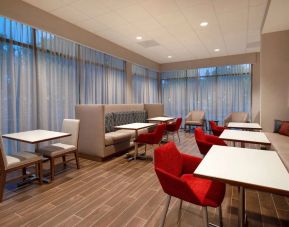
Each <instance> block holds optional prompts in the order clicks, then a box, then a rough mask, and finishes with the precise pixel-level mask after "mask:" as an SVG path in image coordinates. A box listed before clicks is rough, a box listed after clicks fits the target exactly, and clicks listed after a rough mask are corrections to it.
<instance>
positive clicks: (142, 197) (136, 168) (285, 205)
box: [0, 133, 289, 227]
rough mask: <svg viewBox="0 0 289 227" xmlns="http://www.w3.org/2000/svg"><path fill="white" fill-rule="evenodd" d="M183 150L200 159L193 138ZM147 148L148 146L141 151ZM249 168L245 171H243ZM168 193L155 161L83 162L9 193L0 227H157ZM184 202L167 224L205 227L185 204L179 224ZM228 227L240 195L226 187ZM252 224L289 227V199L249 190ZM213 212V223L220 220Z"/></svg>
mask: <svg viewBox="0 0 289 227" xmlns="http://www.w3.org/2000/svg"><path fill="white" fill-rule="evenodd" d="M177 145H178V146H179V148H180V149H181V150H182V151H183V152H185V153H189V154H193V155H197V156H201V155H200V154H199V151H198V148H197V146H196V143H195V140H194V137H193V134H191V133H181V144H179V143H178V142H177ZM141 149H143V148H141ZM244 168H245V167H244ZM164 198H165V194H164V193H163V191H162V189H161V187H160V184H159V182H158V179H157V177H156V175H155V173H154V169H153V164H152V162H151V161H141V160H137V161H132V162H127V160H125V159H124V156H120V157H117V158H114V159H113V160H110V161H107V162H104V163H99V162H94V161H90V160H85V159H81V169H80V170H76V169H75V165H74V164H73V163H71V164H69V166H68V169H66V170H65V171H64V172H62V173H60V174H59V175H57V176H56V179H55V181H54V182H52V183H50V184H45V185H41V186H39V185H38V184H37V183H35V184H32V185H29V186H27V187H25V188H22V189H17V190H11V189H10V190H9V189H7V190H6V191H5V199H4V201H3V202H2V203H1V204H0V226H117V227H119V226H132V227H135V226H158V224H159V220H160V215H161V212H162V209H163V206H164ZM178 205H179V200H177V199H172V201H171V206H170V210H169V212H168V214H167V219H166V226H203V224H202V211H201V207H199V206H195V205H192V204H189V203H184V204H183V209H182V216H181V221H180V223H179V225H178V224H177V214H178ZM222 209H223V221H224V226H237V221H238V220H237V212H238V191H237V188H236V187H232V186H230V185H227V189H226V196H225V199H224V202H223V205H222ZM246 211H247V216H248V222H249V226H268V227H269V226H289V199H288V198H286V197H282V196H278V195H272V194H269V193H264V192H257V191H253V190H247V191H246ZM217 218H218V217H217V213H216V210H215V209H212V208H209V219H210V222H212V223H216V222H217Z"/></svg>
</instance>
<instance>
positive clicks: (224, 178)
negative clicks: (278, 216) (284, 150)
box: [194, 122, 289, 227]
mask: <svg viewBox="0 0 289 227" xmlns="http://www.w3.org/2000/svg"><path fill="white" fill-rule="evenodd" d="M261 130H262V127H261V126H260V125H259V124H257V123H238V122H230V123H229V124H228V126H227V129H225V130H224V131H223V132H222V134H221V135H220V136H219V138H220V139H223V140H224V141H229V142H230V143H232V142H233V145H236V143H240V147H235V146H217V145H214V146H212V148H211V149H210V150H209V152H208V153H207V154H206V156H205V157H204V158H203V160H202V162H201V163H200V165H199V166H198V167H197V169H196V170H195V171H194V175H196V176H198V177H202V178H207V179H211V180H216V181H221V182H224V183H227V184H230V185H233V186H237V187H238V193H239V205H238V225H239V226H240V227H242V226H245V225H247V218H246V214H245V208H246V204H245V195H246V193H245V190H246V189H255V190H260V191H265V192H269V193H275V194H279V195H285V196H289V173H288V171H287V169H286V167H285V166H284V164H283V162H282V161H281V159H280V158H279V155H278V154H277V152H276V151H273V150H269V149H270V146H271V143H270V141H269V139H268V138H267V137H266V135H265V133H264V132H261ZM249 144H250V145H251V144H255V145H256V146H258V145H259V147H260V148H262V149H251V148H248V147H246V145H249Z"/></svg>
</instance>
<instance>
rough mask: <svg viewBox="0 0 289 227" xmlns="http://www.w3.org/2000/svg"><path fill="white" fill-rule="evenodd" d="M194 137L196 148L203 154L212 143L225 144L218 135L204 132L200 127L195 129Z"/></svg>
mask: <svg viewBox="0 0 289 227" xmlns="http://www.w3.org/2000/svg"><path fill="white" fill-rule="evenodd" d="M195 138H196V141H197V145H198V148H199V150H200V152H201V154H203V155H206V154H207V153H208V151H209V150H210V149H211V147H212V146H213V145H221V146H227V144H226V143H225V142H224V141H223V140H222V139H220V138H219V137H217V136H213V135H208V134H205V133H204V131H203V129H202V128H196V129H195Z"/></svg>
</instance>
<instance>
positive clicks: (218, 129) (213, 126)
mask: <svg viewBox="0 0 289 227" xmlns="http://www.w3.org/2000/svg"><path fill="white" fill-rule="evenodd" d="M209 123H210V127H211V129H212V132H213V134H214V136H220V135H221V134H222V132H223V131H224V130H225V129H226V127H223V126H218V125H217V124H216V122H214V121H209Z"/></svg>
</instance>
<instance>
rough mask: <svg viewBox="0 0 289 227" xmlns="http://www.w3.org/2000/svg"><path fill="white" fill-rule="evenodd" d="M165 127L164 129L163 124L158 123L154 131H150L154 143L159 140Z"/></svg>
mask: <svg viewBox="0 0 289 227" xmlns="http://www.w3.org/2000/svg"><path fill="white" fill-rule="evenodd" d="M165 129H166V125H165V124H158V125H157V127H156V128H155V129H154V131H153V132H152V134H153V138H152V140H153V143H154V144H158V143H160V142H161V140H162V138H163V134H164V131H165Z"/></svg>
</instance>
